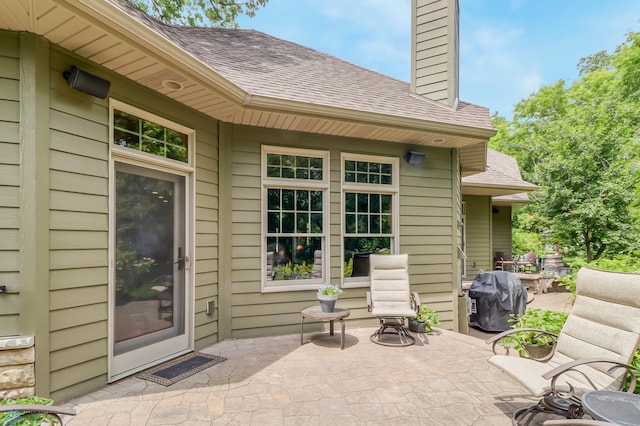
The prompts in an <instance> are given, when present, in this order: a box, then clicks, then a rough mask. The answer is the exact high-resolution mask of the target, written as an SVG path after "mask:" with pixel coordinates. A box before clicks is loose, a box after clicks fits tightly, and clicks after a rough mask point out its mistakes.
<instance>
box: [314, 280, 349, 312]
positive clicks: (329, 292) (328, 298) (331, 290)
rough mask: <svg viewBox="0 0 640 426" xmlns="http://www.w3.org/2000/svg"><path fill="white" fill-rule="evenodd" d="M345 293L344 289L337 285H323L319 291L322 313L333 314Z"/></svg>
mask: <svg viewBox="0 0 640 426" xmlns="http://www.w3.org/2000/svg"><path fill="white" fill-rule="evenodd" d="M342 293H343V291H342V289H341V288H340V287H338V286H337V285H335V284H323V285H321V286H320V288H319V289H318V294H317V296H318V301H319V302H320V308H321V309H322V312H333V309H334V307H335V305H336V300H338V296H339V295H341V294H342Z"/></svg>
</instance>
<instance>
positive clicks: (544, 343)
mask: <svg viewBox="0 0 640 426" xmlns="http://www.w3.org/2000/svg"><path fill="white" fill-rule="evenodd" d="M568 315H569V314H567V313H565V312H556V311H549V310H546V309H539V308H532V309H527V311H526V312H525V313H524V314H521V315H519V316H517V315H514V314H511V319H510V320H509V322H511V323H512V325H511V328H513V329H520V328H531V329H535V330H538V331H520V332H517V333H513V334H511V335H509V336H507V337H505V338H504V339H503V340H502V345H503V346H507V345H508V346H510V347H513V348H514V349H515V350H517V351H519V352H520V356H522V357H525V358H533V359H543V358H544V357H545V356H547V355H548V354H550V353H551V352H552V351H553V347H554V345H555V341H556V336H557V335H558V334H560V331H561V330H562V327H563V326H564V323H565V321H566V320H567V316H568Z"/></svg>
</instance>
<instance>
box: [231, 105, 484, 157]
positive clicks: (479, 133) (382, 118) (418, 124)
mask: <svg viewBox="0 0 640 426" xmlns="http://www.w3.org/2000/svg"><path fill="white" fill-rule="evenodd" d="M244 106H245V107H246V108H253V109H257V110H267V111H279V112H284V111H286V112H290V113H293V114H304V115H312V116H313V115H316V116H321V117H323V118H339V119H342V120H344V119H348V120H350V121H354V122H361V123H366V124H370V125H386V126H389V127H396V128H403V129H407V130H417V131H429V132H435V133H439V134H443V135H447V134H449V135H455V136H463V137H468V138H471V139H482V140H488V139H490V138H491V137H493V136H494V135H495V134H496V130H495V129H493V128H485V127H471V126H463V125H459V124H451V123H442V122H439V121H432V120H429V119H427V118H421V119H417V118H409V117H400V116H394V115H387V114H380V113H374V112H368V111H361V110H355V109H348V108H340V107H332V106H328V105H323V104H314V103H307V102H298V101H291V100H286V99H278V98H272V97H268V96H260V95H251V96H248V97H247V99H246V101H245V102H244ZM474 143H477V140H476V141H475V142H474ZM440 146H444V147H446V144H443V145H440Z"/></svg>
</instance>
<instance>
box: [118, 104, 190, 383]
mask: <svg viewBox="0 0 640 426" xmlns="http://www.w3.org/2000/svg"><path fill="white" fill-rule="evenodd" d="M114 109H117V110H120V111H123V112H128V113H131V114H134V115H136V116H138V117H140V118H144V119H146V120H149V121H153V122H154V123H157V124H159V125H161V126H164V127H167V128H169V129H173V130H176V131H178V132H181V133H183V134H186V135H187V143H188V150H189V151H188V153H189V163H188V164H187V163H183V162H181V161H176V160H171V159H167V158H163V157H160V156H158V155H153V154H150V153H147V152H142V151H138V150H134V149H130V148H126V147H122V146H118V145H116V144H114V143H113V137H114V125H113V124H114V122H113V118H114ZM108 142H109V148H108V149H109V213H108V221H109V230H108V249H107V252H108V257H109V268H108V280H107V288H108V295H107V300H108V306H109V308H108V309H109V314H108V321H107V327H108V328H107V330H108V332H107V342H108V351H107V355H108V366H107V370H108V371H107V376H108V381H109V382H112V381H114V380H118V379H120V378H121V377H120V376H114V375H112V371H111V369H112V360H113V356H114V353H113V346H114V341H113V332H112V330H113V327H114V325H115V315H113V312H112V311H111V310H112V309H113V307H115V300H114V297H115V296H114V294H115V292H114V289H115V256H116V253H115V245H114V244H113V241H115V232H116V214H115V206H114V200H115V191H116V183H115V174H116V173H115V163H116V162H119V163H127V164H132V165H136V166H140V167H146V168H149V169H153V170H158V171H162V172H166V173H174V174H176V175H181V176H184V178H185V188H184V190H185V211H184V214H185V218H184V220H185V235H184V238H185V241H184V244H185V253H184V256H185V268H186V271H185V293H184V297H185V312H186V313H185V324H184V326H185V333H186V335H187V339H188V341H189V348H188V350H187V352H188V351H191V350H193V348H194V335H195V334H194V333H195V317H194V312H195V282H196V280H195V277H196V256H195V249H196V247H195V229H196V220H195V211H196V193H195V187H196V170H195V165H194V164H193V161H194V159H195V158H196V131H195V130H194V129H191V128H189V127H185V126H182V125H180V124H178V123H174V122H173V121H170V120H168V119H166V118H163V117H160V116H157V115H155V114H152V113H150V112H147V111H145V110H142V109H140V108H136V107H134V106H131V105H129V104H125V103H124V102H121V101H118V100H116V99H113V98H109V141H108Z"/></svg>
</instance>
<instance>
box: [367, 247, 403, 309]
mask: <svg viewBox="0 0 640 426" xmlns="http://www.w3.org/2000/svg"><path fill="white" fill-rule="evenodd" d="M369 262H370V267H371V300H372V302H373V306H375V307H376V309H384V310H387V311H389V310H394V309H398V310H401V311H402V310H406V309H407V308H410V307H411V287H410V282H409V269H408V268H409V255H407V254H396V255H374V254H372V255H371V256H370V259H369Z"/></svg>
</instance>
